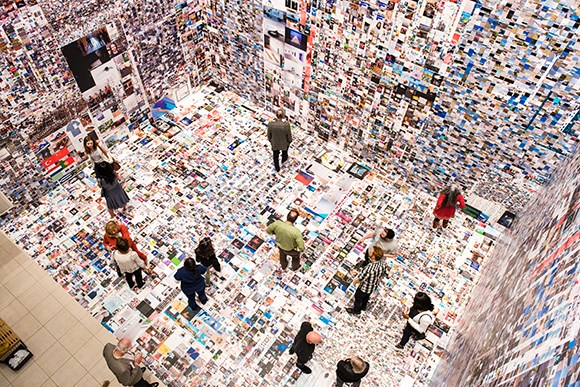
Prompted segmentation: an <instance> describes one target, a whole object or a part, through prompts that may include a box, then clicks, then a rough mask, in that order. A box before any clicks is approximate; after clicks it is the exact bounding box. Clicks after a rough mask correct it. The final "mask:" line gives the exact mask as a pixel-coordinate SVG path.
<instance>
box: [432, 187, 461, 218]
mask: <svg viewBox="0 0 580 387" xmlns="http://www.w3.org/2000/svg"><path fill="white" fill-rule="evenodd" d="M458 203H459V208H461V209H463V208H464V207H465V199H464V198H463V195H462V194H461V189H460V188H459V187H458V186H457V185H455V184H451V185H449V186H447V187H445V188H444V189H443V190H442V191H441V193H440V194H439V198H438V199H437V204H436V205H435V210H433V215H435V219H434V220H433V228H439V223H440V222H441V220H443V227H444V228H445V227H447V225H449V220H450V219H453V217H454V216H455V207H456V206H457V204H458Z"/></svg>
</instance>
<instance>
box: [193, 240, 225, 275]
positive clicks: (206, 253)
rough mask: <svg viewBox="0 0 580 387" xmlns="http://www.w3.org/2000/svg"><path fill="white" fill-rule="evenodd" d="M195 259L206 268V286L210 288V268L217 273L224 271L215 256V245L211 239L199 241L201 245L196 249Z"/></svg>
mask: <svg viewBox="0 0 580 387" xmlns="http://www.w3.org/2000/svg"><path fill="white" fill-rule="evenodd" d="M195 259H196V260H197V262H199V263H201V264H202V265H203V266H205V267H206V271H205V285H206V286H209V284H210V280H211V274H210V270H209V268H210V267H213V269H214V270H215V271H217V272H221V271H222V267H221V265H220V262H219V261H218V259H217V257H216V255H215V249H214V248H213V243H212V242H211V238H210V237H205V238H203V239H202V240H201V241H199V244H198V245H197V247H196V248H195Z"/></svg>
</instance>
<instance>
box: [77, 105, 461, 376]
mask: <svg viewBox="0 0 580 387" xmlns="http://www.w3.org/2000/svg"><path fill="white" fill-rule="evenodd" d="M284 117H285V114H284V111H283V110H279V111H278V112H277V113H276V118H277V120H276V121H274V122H271V123H270V124H269V125H268V133H267V135H268V140H269V141H270V143H271V145H272V151H273V157H274V167H275V170H276V171H277V172H279V171H280V168H281V166H280V160H279V157H280V153H281V154H282V164H283V163H285V162H286V161H287V160H288V148H289V146H290V143H291V142H292V133H291V130H290V125H289V124H288V123H287V122H285V121H283V119H284ZM84 147H85V150H86V152H87V155H88V156H89V157H90V159H91V160H92V162H93V165H94V168H95V174H96V177H97V180H98V183H99V186H100V187H101V189H102V196H104V197H105V199H106V202H107V209H108V211H109V214H110V215H111V217H114V216H115V213H114V211H115V210H117V209H122V208H124V207H125V205H126V204H127V203H128V202H129V198H128V196H127V194H126V193H125V191H124V190H123V188H122V186H121V184H120V181H119V177H118V175H117V173H116V168H115V167H116V166H115V164H116V162H115V161H114V160H113V159H112V158H111V157H110V156H109V154H108V152H107V151H106V150H105V149H104V148H103V147H102V145H101V144H100V143H99V142H98V141H97V140H93V139H92V138H91V137H87V138H86V139H85V141H84ZM458 203H459V206H460V208H463V207H465V201H464V198H463V196H462V194H461V192H460V190H459V188H458V187H457V186H455V185H451V186H449V187H446V188H445V189H444V190H443V191H442V192H441V194H440V196H439V198H438V200H437V204H436V207H435V210H434V212H433V213H434V215H435V219H434V220H433V228H435V229H437V228H439V227H443V228H445V227H447V226H448V224H449V220H450V219H451V218H453V217H454V215H455V207H456V205H457V204H458ZM298 217H299V211H298V210H291V211H290V212H289V213H288V214H287V216H286V219H285V220H276V221H274V222H272V223H271V224H270V225H269V226H268V227H267V228H266V232H267V233H268V234H271V235H274V236H275V240H276V245H277V247H278V253H279V258H280V269H279V270H278V274H281V273H283V272H284V271H285V270H286V269H287V268H288V265H289V264H290V262H289V258H290V260H291V269H292V270H293V271H298V270H299V269H300V267H301V264H300V256H301V254H302V252H303V251H304V248H305V246H304V239H303V236H302V233H301V232H300V230H299V229H298V228H296V227H295V225H294V224H295V222H296V220H297V219H298ZM368 239H371V243H370V245H369V247H368V248H367V249H366V250H365V252H364V260H362V261H361V262H359V263H357V264H356V266H355V268H356V269H358V270H359V271H360V272H359V275H358V277H357V278H356V279H355V280H354V282H353V285H355V286H356V291H355V295H354V304H353V306H352V307H349V308H346V309H345V310H346V312H347V313H349V314H351V315H360V314H361V312H363V311H365V310H366V309H367V306H368V303H369V300H370V298H371V295H372V294H373V293H374V292H375V291H376V290H377V289H378V287H379V285H380V283H381V281H382V279H383V277H385V276H386V275H387V274H388V272H389V266H388V264H387V262H386V258H389V259H394V258H396V257H397V255H398V245H397V240H396V238H395V231H394V230H392V229H389V228H379V229H377V230H375V231H374V232H370V233H368V234H367V235H365V236H364V237H363V238H361V240H360V241H359V244H362V243H363V242H365V241H366V240H368ZM103 243H104V245H105V247H106V248H107V249H108V250H110V251H112V261H113V262H114V263H115V264H116V266H117V270H118V272H119V275H124V276H125V278H126V281H127V284H128V285H129V286H130V287H131V288H134V290H137V288H138V289H141V288H142V287H143V286H144V281H143V277H142V271H143V270H145V271H147V272H148V273H149V274H150V275H152V272H151V270H150V267H149V264H148V262H147V256H146V254H144V253H142V252H141V251H139V249H138V248H137V246H136V243H135V242H134V241H133V240H132V239H131V236H130V235H129V231H128V229H127V227H126V226H125V225H124V224H122V223H118V222H116V221H113V220H112V221H109V222H108V223H107V224H106V226H105V237H104V242H103ZM195 257H196V259H197V262H196V261H195V260H194V259H193V258H191V257H188V258H185V259H184V261H183V266H182V267H180V268H179V269H178V270H177V272H176V273H175V275H174V278H175V279H176V280H177V281H179V282H180V286H181V290H182V291H183V293H184V294H185V296H186V297H187V299H188V307H189V308H190V309H191V310H192V311H193V313H197V312H198V311H199V310H200V309H201V307H200V306H199V305H198V303H197V301H198V302H199V303H201V304H202V305H204V304H205V303H207V301H208V297H207V295H206V286H208V285H209V284H210V280H211V276H210V268H213V271H215V272H220V271H221V266H220V263H219V261H218V259H217V256H216V254H215V249H214V247H213V244H212V241H211V238H210V237H205V238H203V239H202V240H201V241H200V242H199V244H198V246H197V248H196V249H195ZM135 282H136V288H135ZM435 314H436V312H435V308H434V305H433V303H432V301H431V299H430V297H429V296H428V295H427V294H426V293H424V292H417V293H416V295H415V297H414V300H413V305H412V306H411V307H410V308H409V309H408V310H406V309H404V310H403V312H402V315H403V317H404V318H405V319H406V324H405V327H404V329H403V335H402V337H401V340H400V342H399V343H398V344H397V345H396V346H395V349H397V350H402V349H403V348H404V347H405V345H406V344H407V343H408V341H409V340H410V339H411V338H414V339H415V340H422V339H424V338H425V335H426V332H427V330H428V328H429V326H430V325H431V324H432V323H433V322H434V320H435V317H434V315H435ZM321 342H322V337H321V335H320V334H319V333H317V332H315V331H314V328H313V327H312V325H311V324H310V323H309V322H303V323H302V326H301V328H300V330H299V332H298V333H297V335H296V337H295V339H294V342H293V344H292V346H291V347H290V354H292V355H293V354H295V355H296V356H297V360H296V366H297V367H298V368H299V369H300V370H302V372H304V373H306V374H309V373H311V372H312V370H311V369H310V368H309V367H308V366H307V365H306V363H307V362H308V361H309V360H310V359H311V358H312V355H313V353H314V350H315V348H316V345H318V344H320V343H321ZM130 347H131V342H130V340H128V339H122V340H120V341H119V342H118V344H117V345H116V346H115V345H113V344H107V346H106V347H105V349H104V351H103V355H104V357H105V359H106V360H107V364H108V365H109V368H110V369H111V370H112V371H113V373H115V375H116V376H117V379H118V381H119V382H120V383H121V384H123V385H131V386H156V385H157V383H153V384H150V383H148V382H147V381H145V379H143V377H142V374H143V371H144V369H142V368H140V367H138V366H137V365H138V364H139V363H140V361H141V357H132V356H128V355H127V354H128V353H129V349H130ZM369 367H370V364H369V363H368V362H366V361H364V360H362V359H361V358H360V357H358V356H352V357H350V358H347V359H344V360H340V361H339V362H338V364H337V368H336V386H338V387H341V386H343V384H344V383H350V384H351V385H352V386H355V387H356V386H359V385H360V383H361V380H362V379H363V378H364V377H365V376H366V375H367V373H368V371H369Z"/></svg>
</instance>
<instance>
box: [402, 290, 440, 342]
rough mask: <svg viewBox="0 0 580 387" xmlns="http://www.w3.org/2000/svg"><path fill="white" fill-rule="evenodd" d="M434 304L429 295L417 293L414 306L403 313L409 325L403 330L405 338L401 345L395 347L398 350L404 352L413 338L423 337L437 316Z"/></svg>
mask: <svg viewBox="0 0 580 387" xmlns="http://www.w3.org/2000/svg"><path fill="white" fill-rule="evenodd" d="M434 309H435V307H434V306H433V302H431V298H430V297H429V295H427V293H423V292H417V294H415V297H414V299H413V306H411V309H409V311H408V312H406V311H403V317H404V318H406V319H407V324H406V325H405V329H404V330H403V337H401V341H400V342H399V344H397V345H396V346H395V348H396V349H398V350H402V349H403V348H404V347H405V345H406V344H407V342H409V339H410V338H411V336H415V338H416V339H417V335H423V337H422V338H425V337H424V334H425V332H427V329H428V328H429V325H431V324H432V323H433V321H435V316H434V315H433V310H434Z"/></svg>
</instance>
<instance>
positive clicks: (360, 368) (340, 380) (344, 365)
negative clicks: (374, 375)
mask: <svg viewBox="0 0 580 387" xmlns="http://www.w3.org/2000/svg"><path fill="white" fill-rule="evenodd" d="M369 367H370V364H369V363H367V362H366V361H364V360H363V359H361V358H360V357H358V356H354V357H351V358H350V359H345V360H341V361H339V362H338V364H337V365H336V387H342V385H343V384H344V383H351V386H352V387H358V386H360V381H361V379H362V378H364V377H365V376H366V375H367V374H368V373H369Z"/></svg>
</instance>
